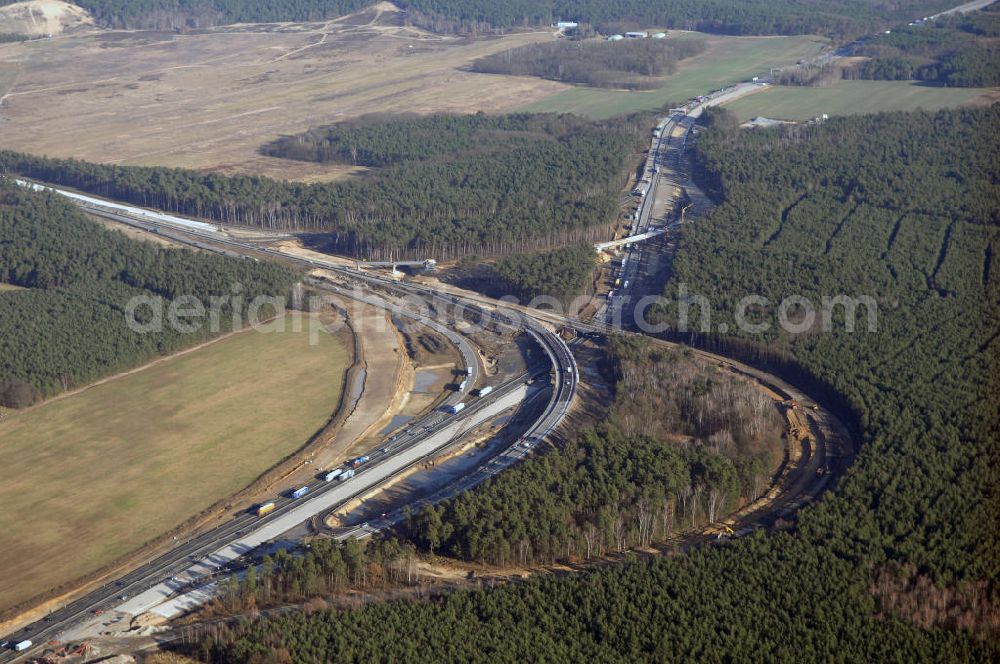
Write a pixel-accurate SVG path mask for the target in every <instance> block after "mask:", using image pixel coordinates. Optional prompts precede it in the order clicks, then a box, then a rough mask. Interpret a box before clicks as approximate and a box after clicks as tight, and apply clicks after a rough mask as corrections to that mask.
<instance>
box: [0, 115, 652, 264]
mask: <svg viewBox="0 0 1000 664" xmlns="http://www.w3.org/2000/svg"><path fill="white" fill-rule="evenodd" d="M649 124H650V117H649V116H646V115H637V116H632V117H628V118H624V119H617V120H613V121H608V122H604V123H594V122H590V121H587V120H583V119H581V118H578V117H575V116H570V115H527V114H515V115H501V116H492V115H485V114H477V115H471V116H449V115H434V116H429V117H419V118H407V117H402V118H400V117H379V118H364V119H361V120H357V121H351V122H347V123H343V124H338V125H333V126H330V127H323V128H319V129H314V130H311V131H309V132H306V133H305V134H302V135H299V136H292V137H288V138H284V139H281V140H279V141H277V142H276V143H272V144H270V145H268V146H266V147H265V151H266V152H267V153H268V154H271V155H274V156H281V157H287V158H290V159H303V160H311V161H313V160H314V161H330V162H337V163H349V164H357V165H362V166H369V167H372V170H371V171H370V172H369V173H368V174H367V175H365V176H364V177H360V178H356V179H352V180H348V181H341V182H332V183H316V184H304V183H299V182H282V181H277V180H272V179H268V178H263V177H253V176H234V177H228V176H223V175H218V174H215V173H198V172H195V171H189V170H183V169H176V168H162V167H140V166H111V165H102V164H93V163H85V162H80V161H74V160H68V159H49V158H45V157H36V156H32V155H26V154H20V153H14V152H9V151H0V172H10V173H17V174H20V175H23V176H28V177H32V178H36V179H39V180H43V181H46V182H50V183H54V184H60V185H67V186H71V187H75V188H77V189H80V190H83V191H86V192H89V193H92V194H97V195H99V196H106V197H109V198H113V199H116V200H122V201H128V202H130V203H135V204H137V205H141V206H146V207H155V208H160V209H164V210H170V211H174V212H178V213H181V214H188V215H194V216H199V217H204V218H208V219H212V220H214V221H218V222H222V223H226V224H243V225H249V226H257V227H261V228H267V229H279V228H281V229H297V230H308V231H311V232H312V233H313V235H314V240H315V241H316V242H317V243H318V244H320V245H321V246H322V247H323V248H325V249H328V250H330V251H335V252H337V253H343V254H349V255H353V256H358V257H361V258H368V259H378V260H392V259H397V258H416V259H423V258H430V257H433V258H437V259H441V258H451V257H456V256H465V255H468V254H478V255H482V256H490V255H505V254H510V253H518V252H526V251H537V250H543V249H550V248H556V247H561V246H564V245H566V244H569V243H576V242H583V241H596V240H597V239H599V238H603V237H604V236H606V234H607V228H608V224H610V223H611V222H612V221H613V220H614V218H615V216H616V215H617V213H618V204H619V201H618V198H619V195H620V194H621V192H622V190H623V189H624V187H625V185H626V183H627V182H628V179H629V177H630V175H631V173H632V170H633V169H634V168H635V165H636V163H638V161H639V155H638V153H639V152H640V151H641V150H642V149H643V146H644V144H645V143H646V141H647V140H648V131H649V129H648V127H649Z"/></svg>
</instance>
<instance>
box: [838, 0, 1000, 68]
mask: <svg viewBox="0 0 1000 664" xmlns="http://www.w3.org/2000/svg"><path fill="white" fill-rule="evenodd" d="M998 38H1000V3H994V4H993V5H990V6H988V7H986V8H985V9H983V10H982V11H977V12H970V13H968V14H957V15H955V16H945V17H941V18H939V19H937V20H934V21H929V22H926V23H920V24H917V25H907V26H901V27H898V28H895V29H893V30H892V32H891V33H890V34H878V35H874V36H872V37H870V38H868V39H864V40H862V41H860V42H859V43H857V44H855V45H852V47H851V54H852V55H859V56H866V57H869V58H871V59H870V60H867V61H865V62H863V63H862V64H861V65H860V66H858V67H856V68H853V69H847V70H845V71H844V77H845V78H862V79H882V80H904V81H907V80H917V81H924V82H926V83H932V84H938V85H946V86H949V87H994V86H997V85H1000V42H998Z"/></svg>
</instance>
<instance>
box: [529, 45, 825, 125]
mask: <svg viewBox="0 0 1000 664" xmlns="http://www.w3.org/2000/svg"><path fill="white" fill-rule="evenodd" d="M697 37H700V38H704V39H705V40H706V42H707V46H708V49H707V50H706V51H705V52H704V53H702V54H701V55H697V56H695V57H693V58H690V59H688V60H685V61H683V62H682V63H681V64H680V66H679V68H678V71H677V73H676V74H673V75H671V76H668V77H667V78H666V79H665V80H664V83H663V85H662V86H661V87H660V88H659V89H657V90H651V91H648V92H624V91H620V90H602V89H598V88H586V87H575V88H573V89H571V90H565V91H563V92H559V93H557V94H554V95H552V96H551V97H546V98H545V99H542V100H540V101H537V102H534V103H532V104H529V105H527V106H525V107H524V108H523V109H522V110H525V111H536V112H557V113H579V114H580V115H586V116H589V117H593V118H607V117H611V116H613V115H618V114H621V113H631V112H634V111H643V110H652V109H657V108H661V107H663V106H664V105H665V104H670V103H673V102H678V101H683V100H685V99H688V98H690V97H693V96H695V95H700V94H705V93H706V92H709V91H711V90H716V89H718V88H721V87H724V86H726V85H729V84H731V83H736V82H738V81H745V80H748V79H750V78H752V77H753V76H756V75H758V74H761V73H767V72H768V70H769V69H770V67H777V66H780V65H787V64H792V63H795V62H797V61H799V60H801V59H802V58H807V57H810V56H813V55H816V54H817V53H819V52H820V51H821V50H822V49H823V47H824V46H825V45H826V43H827V42H826V40H825V39H823V38H821V37H814V36H797V37H719V36H712V35H699V34H697V33H685V34H684V35H683V36H681V37H674V36H673V33H672V34H671V37H670V38H671V39H691V38H697Z"/></svg>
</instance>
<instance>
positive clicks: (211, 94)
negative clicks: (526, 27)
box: [0, 11, 566, 181]
mask: <svg viewBox="0 0 1000 664" xmlns="http://www.w3.org/2000/svg"><path fill="white" fill-rule="evenodd" d="M548 39H552V36H551V35H550V34H549V33H545V32H532V33H522V34H515V35H510V36H506V37H502V38H482V39H475V40H471V39H464V38H454V37H441V36H438V35H433V34H429V33H426V32H423V31H420V30H416V29H413V28H409V27H406V26H404V25H402V24H401V22H400V21H399V19H398V17H397V15H396V14H394V13H392V12H374V11H373V12H369V13H367V14H361V15H356V16H353V17H345V19H339V20H333V21H328V22H325V23H308V24H271V25H240V26H228V27H225V28H217V29H213V30H207V31H201V32H193V33H187V34H177V33H167V32H162V33H161V32H128V31H115V32H111V31H98V32H91V33H88V34H76V35H64V36H58V37H56V38H53V39H47V40H39V41H34V42H25V43H18V44H6V45H3V46H0V95H2V96H3V97H4V98H3V101H2V105H0V144H2V145H3V146H4V147H6V148H8V149H14V150H22V151H26V152H32V153H36V154H46V155H49V156H57V157H76V158H80V159H87V160H94V161H101V162H110V163H123V164H146V165H166V166H180V167H187V168H196V169H218V170H220V171H222V172H225V173H238V172H252V173H261V174H266V175H270V176H273V177H278V178H283V179H296V180H308V181H316V180H328V179H332V178H339V177H344V176H346V175H348V174H350V173H351V172H353V171H355V170H357V169H352V168H345V167H343V166H333V165H322V164H306V163H290V162H288V161H285V160H281V159H274V158H269V157H265V156H262V155H260V154H259V153H258V152H257V149H258V148H259V146H260V145H261V144H262V143H264V142H266V141H268V140H272V139H274V138H276V137H278V136H280V135H282V134H289V133H295V132H301V131H303V130H305V129H308V128H309V127H315V126H317V125H322V124H328V123H331V122H336V121H338V120H343V119H346V118H350V117H355V116H358V115H363V114H366V113H374V112H386V111H395V112H404V111H405V112H416V113H426V112H434V111H454V112H473V111H476V110H480V109H483V110H486V111H503V110H507V109H513V108H518V107H522V106H524V105H526V104H528V103H530V102H532V101H535V100H537V99H541V98H543V97H545V96H548V95H549V94H552V93H553V92H557V91H560V90H563V89H565V87H566V86H564V85H561V84H558V83H553V82H551V81H543V80H540V79H534V78H527V77H524V78H512V77H504V76H484V75H479V74H473V73H471V72H466V71H463V70H462V69H461V68H462V67H463V66H464V65H466V64H467V63H469V62H470V61H471V60H473V59H475V58H477V57H480V56H483V55H486V54H489V53H493V52H496V51H498V50H502V49H505V48H510V47H512V46H517V45H519V44H523V43H527V42H534V41H543V40H548Z"/></svg>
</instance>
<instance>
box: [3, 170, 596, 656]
mask: <svg viewBox="0 0 1000 664" xmlns="http://www.w3.org/2000/svg"><path fill="white" fill-rule="evenodd" d="M53 191H56V192H57V193H62V194H68V193H72V192H63V191H61V190H58V189H53ZM72 198H73V199H74V201H75V202H76V203H77V204H78V205H80V206H81V207H84V208H85V209H87V210H88V211H90V212H94V213H97V214H100V215H102V216H106V217H109V218H112V219H115V220H117V221H123V222H126V223H129V224H131V225H135V226H139V227H140V228H143V229H144V230H149V231H154V232H157V233H159V234H161V235H165V236H168V237H171V238H172V239H175V240H178V241H181V242H184V243H186V244H198V243H197V242H195V241H192V240H191V239H189V238H186V237H184V236H181V235H176V234H172V233H170V232H169V231H166V230H165V229H164V225H167V224H171V223H172V222H173V219H164V218H162V217H160V218H155V219H154V220H153V221H150V220H149V219H148V218H138V219H137V218H136V217H134V216H133V213H132V212H131V211H128V212H123V211H122V210H121V209H114V208H109V207H106V206H104V205H102V203H103V202H102V201H98V200H97V199H92V198H90V197H84V196H80V195H79V194H73V196H72ZM153 214H158V213H150V215H149V216H152V215H153ZM164 216H166V215H164ZM175 230H177V231H182V232H183V233H185V234H189V235H196V236H199V237H201V238H203V239H205V240H207V241H209V242H211V243H213V244H223V245H226V246H228V247H231V248H233V249H236V250H237V251H238V252H245V253H249V254H251V255H252V254H257V253H259V252H260V249H259V248H258V247H256V246H254V245H252V244H249V243H243V242H237V241H233V240H231V239H229V238H225V237H219V236H218V235H217V234H216V233H214V232H208V231H204V230H202V229H197V228H192V227H182V228H176V229H175ZM199 246H202V248H208V249H214V248H213V247H212V246H210V245H209V246H205V245H199ZM214 250H216V251H218V249H214ZM245 253H244V255H245ZM269 253H271V254H272V255H275V256H276V257H280V258H281V259H283V260H289V261H292V262H297V263H300V264H305V265H307V266H309V267H314V268H316V267H318V268H323V269H328V270H332V271H334V272H337V273H339V274H340V275H342V276H344V277H346V278H348V279H350V280H353V281H362V282H365V283H366V284H367V285H369V286H375V287H378V288H381V289H383V290H387V291H390V292H400V291H403V292H410V293H419V294H420V295H423V296H425V297H429V298H432V299H433V300H436V301H439V302H444V303H449V304H451V305H454V306H456V307H458V308H460V309H462V310H469V311H474V312H476V313H477V314H478V315H479V316H480V317H481V318H482V319H484V320H488V321H492V322H493V323H495V324H498V325H504V326H511V327H518V328H523V329H525V330H526V331H527V332H528V333H529V334H531V335H532V337H534V338H535V339H536V341H538V342H539V343H540V345H541V346H542V348H543V349H544V350H545V352H546V354H547V356H548V357H549V358H550V361H551V362H552V363H553V383H554V387H553V390H552V396H551V398H550V400H549V403H548V404H547V406H546V408H545V410H544V412H543V414H542V416H541V417H540V418H539V419H538V420H537V421H536V423H535V425H533V427H532V429H531V431H532V435H533V437H534V438H535V440H536V441H537V440H540V439H541V438H542V437H544V436H546V435H548V434H549V433H551V432H552V431H553V430H554V429H555V428H556V427H557V426H558V424H559V422H560V421H561V419H562V417H563V416H564V415H565V414H566V412H567V410H568V409H569V406H570V403H571V402H572V399H573V394H574V392H575V388H576V377H577V375H578V372H577V367H576V362H575V360H574V358H573V355H572V353H571V352H570V350H569V348H568V347H567V346H566V344H565V343H564V342H563V341H562V339H561V338H560V337H559V336H558V335H555V334H553V333H552V332H550V331H549V330H548V329H546V328H545V327H544V326H543V325H541V324H539V323H537V322H536V321H534V320H532V319H531V318H529V317H524V316H520V315H519V314H517V313H516V312H505V313H501V312H499V311H494V310H489V309H486V308H483V307H479V306H478V305H475V304H472V303H469V302H466V301H463V300H462V299H461V298H458V297H455V296H450V295H448V296H442V295H440V294H439V293H438V292H437V291H434V290H433V289H429V288H425V287H422V286H415V285H412V284H409V285H406V286H405V287H404V288H401V287H400V285H398V284H396V283H395V282H393V281H390V280H388V279H382V278H380V277H377V276H374V275H369V274H364V273H358V272H353V271H351V270H349V269H347V268H344V267H342V266H340V265H336V264H333V263H326V262H324V261H315V260H310V259H305V258H301V257H298V256H294V255H290V254H285V253H279V252H269ZM335 292H338V293H339V294H341V295H346V296H349V297H355V296H357V295H358V294H356V293H351V292H348V291H347V290H345V289H336V291H335ZM360 297H363V298H365V299H367V300H368V303H369V304H374V305H375V306H387V308H388V309H390V310H391V311H393V313H395V314H398V315H402V316H407V317H410V318H413V319H415V320H418V321H419V322H421V323H426V322H428V321H430V319H429V318H428V317H426V316H422V315H418V314H414V313H412V312H410V311H407V310H406V309H404V308H402V307H396V306H394V305H389V303H387V302H385V301H383V300H381V298H376V297H367V296H360ZM434 327H435V329H437V330H438V331H442V330H447V328H444V327H443V326H440V325H439V324H437V323H434ZM453 335H454V333H453V332H452V331H451V330H447V336H448V337H449V339H452V338H453ZM463 345H464V346H468V344H467V343H465V344H460V348H461V347H462V346H463ZM469 350H471V348H470V349H469ZM471 352H472V356H471V357H470V355H469V354H468V353H467V352H466V351H463V357H465V358H466V360H467V363H468V366H470V367H472V368H473V371H474V372H476V374H475V376H474V377H477V376H478V368H479V362H478V358H476V357H475V354H474V351H471ZM520 381H521V378H519V379H515V380H514V381H511V382H510V383H507V384H505V385H503V386H501V387H500V388H496V389H494V391H493V393H491V394H490V395H489V396H488V397H485V398H483V399H482V400H477V401H476V402H475V403H473V404H471V405H470V406H469V407H467V408H466V409H465V410H463V411H462V413H460V414H459V415H456V416H452V417H445V416H444V415H443V414H442V413H432V414H430V415H429V416H428V417H427V418H426V421H424V420H421V422H420V423H419V424H420V427H417V426H414V425H411V426H410V427H409V428H408V429H407V432H405V433H403V434H401V435H399V436H395V437H393V439H390V444H389V445H387V446H386V447H384V448H382V449H381V450H379V451H378V452H376V453H374V454H372V455H370V456H371V457H372V459H371V461H370V462H369V463H368V464H366V465H365V466H362V467H361V468H360V469H359V470H358V474H357V477H356V478H352V479H351V480H348V481H346V482H344V483H343V484H341V483H339V482H333V483H330V484H327V483H325V482H322V481H320V480H316V481H314V482H312V483H310V485H309V486H310V493H309V494H307V496H306V497H304V498H301V499H299V500H292V499H290V498H287V497H286V498H280V499H276V500H275V503H276V504H277V505H278V506H277V508H276V509H275V510H274V512H272V513H271V514H269V515H267V516H266V517H263V518H258V517H256V516H255V515H253V514H248V513H245V512H244V513H241V514H239V515H237V516H236V517H234V518H233V519H232V520H231V521H230V522H229V523H227V524H224V525H222V526H218V527H216V528H214V529H213V530H211V531H209V532H207V533H204V534H202V535H200V536H198V537H195V538H193V539H191V540H189V541H187V542H182V543H179V544H178V545H177V546H176V547H174V549H172V550H171V551H170V552H169V553H167V554H164V555H162V556H160V557H158V558H156V559H154V560H152V561H149V562H147V563H146V564H144V565H142V566H141V567H139V568H137V569H135V570H133V571H131V572H129V573H127V574H125V575H124V576H122V577H121V578H119V579H118V580H116V581H115V582H113V583H108V584H106V585H104V586H102V587H100V588H98V589H96V590H94V591H92V592H90V593H88V594H87V595H85V596H83V597H81V598H80V599H77V600H75V601H73V602H71V603H69V604H68V605H66V606H65V607H63V608H61V609H59V610H57V611H54V612H52V613H51V614H49V615H48V616H47V617H46V618H45V619H44V620H42V621H38V622H36V623H34V624H32V625H28V626H27V627H25V628H24V629H21V630H19V631H17V632H15V633H13V634H9V635H7V636H6V637H5V639H4V640H7V641H9V642H11V643H16V642H19V641H22V640H25V639H31V640H32V641H33V642H34V645H33V647H32V648H30V649H29V650H27V651H25V652H23V653H14V652H13V651H10V650H7V651H4V652H2V653H0V662H8V661H14V660H16V659H18V658H21V657H27V656H31V655H33V654H35V653H37V651H38V650H40V649H41V648H42V647H43V646H44V645H45V644H46V642H47V641H49V640H51V639H54V638H56V637H57V636H58V635H59V634H61V633H62V632H64V631H66V630H67V629H69V628H71V627H73V626H74V625H76V624H78V623H80V622H82V621H84V620H86V619H87V618H88V617H91V615H92V613H93V611H95V610H98V609H102V610H106V609H110V608H113V607H114V606H116V605H118V604H120V603H121V602H126V603H128V602H130V601H131V602H133V603H134V602H137V600H136V599H133V600H129V599H128V598H130V597H134V596H135V595H140V596H141V595H142V593H147V592H149V591H150V590H151V589H152V588H155V587H156V586H158V585H160V584H163V586H165V587H166V588H168V589H169V592H177V591H183V590H184V589H186V588H187V587H189V586H190V584H192V583H194V582H195V581H196V580H197V581H198V582H204V581H205V580H206V577H207V576H209V575H212V574H217V573H219V572H220V571H224V570H225V567H226V564H227V563H228V562H230V561H232V560H235V559H237V558H239V556H240V555H242V554H243V553H246V552H248V551H249V550H250V549H252V548H253V546H252V542H253V541H254V540H255V539H256V538H255V537H254V533H259V532H260V531H261V530H264V529H265V528H266V525H267V524H269V523H271V522H274V521H277V520H280V519H282V517H286V516H288V514H289V513H291V512H294V511H296V510H299V509H300V508H302V507H303V505H304V504H306V503H309V502H311V501H317V499H321V498H322V497H323V496H324V494H326V493H328V492H331V491H334V490H338V492H339V489H340V487H344V486H350V487H352V488H354V489H356V490H354V491H348V492H346V494H345V495H344V496H343V500H350V499H351V498H354V497H356V496H357V495H361V494H363V493H365V492H367V491H370V490H371V489H372V488H373V487H374V486H375V485H376V484H378V483H381V482H382V481H384V480H385V479H387V477H388V476H391V475H386V476H382V477H379V478H374V479H375V481H373V482H365V481H363V480H364V478H365V477H366V475H367V476H369V477H372V476H373V475H374V474H376V473H377V470H378V468H379V466H380V465H382V464H385V463H386V462H387V461H389V460H391V458H392V457H393V456H395V455H397V454H400V453H401V452H403V451H404V450H406V449H409V448H410V447H412V446H413V445H416V444H417V443H419V442H421V441H424V440H427V439H428V438H431V437H432V436H434V435H436V434H439V433H440V432H442V431H443V430H445V429H447V428H448V427H451V426H453V425H454V424H455V423H460V422H464V421H468V420H470V419H472V418H473V417H474V416H475V415H476V412H477V411H478V410H479V409H481V408H485V407H486V406H487V405H488V404H491V403H493V402H495V401H497V400H499V399H501V398H502V397H504V395H505V394H506V393H507V392H509V391H510V390H512V389H514V388H513V387H511V386H516V385H518V384H520ZM472 384H474V381H471V380H470V381H469V385H470V386H471V385H472ZM462 396H463V395H461V394H458V395H455V396H453V397H450V398H451V399H458V400H460V399H461V398H462ZM460 428H461V427H459V429H460ZM446 443H447V440H446V441H445V444H446ZM418 462H419V459H418V460H416V461H414V463H418ZM409 465H412V463H411V464H409ZM406 467H409V466H406ZM401 470H402V469H397V470H396V471H395V472H401ZM328 507H329V505H324V506H322V507H319V508H317V511H322V510H324V509H327V508H328ZM308 518H309V516H305V517H304V519H303V520H305V519H308ZM285 530H287V528H286V529H285ZM282 532H283V531H282ZM277 534H280V533H277ZM240 542H244V545H242V546H241V545H240ZM175 579H176V580H175ZM123 597H124V598H126V599H122V598H123Z"/></svg>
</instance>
